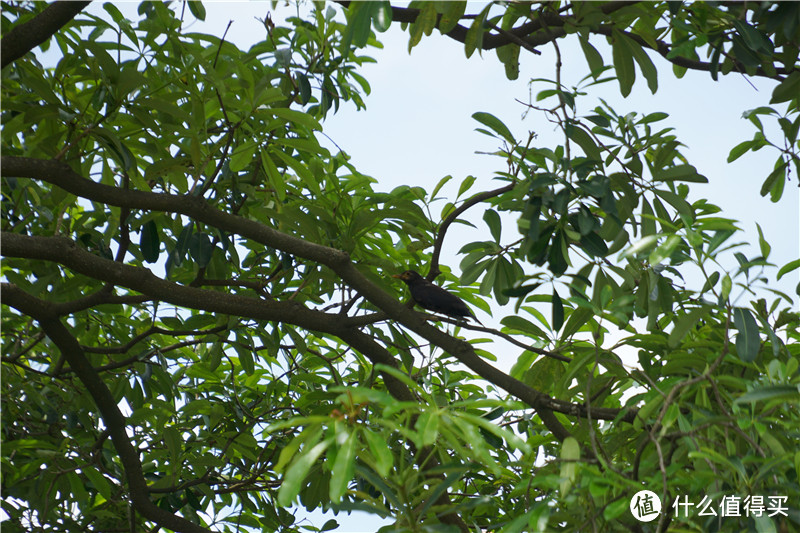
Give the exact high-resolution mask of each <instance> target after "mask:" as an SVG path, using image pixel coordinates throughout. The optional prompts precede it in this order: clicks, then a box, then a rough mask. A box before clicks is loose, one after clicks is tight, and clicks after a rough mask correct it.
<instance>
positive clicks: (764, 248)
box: [756, 222, 772, 259]
mask: <svg viewBox="0 0 800 533" xmlns="http://www.w3.org/2000/svg"><path fill="white" fill-rule="evenodd" d="M756 229H758V248H759V250H761V257H763V258H764V259H767V258H768V257H769V254H770V252H771V251H772V247H771V246H770V245H769V243H768V242H767V240H766V239H765V238H764V232H763V231H761V225H760V224H759V223H758V222H756Z"/></svg>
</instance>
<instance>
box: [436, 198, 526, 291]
mask: <svg viewBox="0 0 800 533" xmlns="http://www.w3.org/2000/svg"><path fill="white" fill-rule="evenodd" d="M516 185H517V184H516V182H514V183H509V184H508V185H506V186H504V187H500V188H499V189H495V190H493V191H486V192H482V193H478V194H476V195H474V196H472V197H471V198H469V199H467V200H465V201H464V203H462V204H461V205H460V206H458V207H457V208H455V209H454V210H453V212H452V213H450V214H449V215H447V217H445V219H444V220H443V221H442V223H441V224H440V225H439V233H438V234H437V235H436V240H435V241H434V243H433V255H432V256H431V269H430V270H429V271H428V275H427V276H426V279H427V280H428V281H433V280H434V279H436V276H438V275H439V274H441V271H440V270H439V254H441V252H442V244H444V235H445V233H447V228H449V227H450V224H452V223H453V221H454V220H456V219H457V218H458V217H459V216H461V213H463V212H464V211H466V210H467V209H469V208H470V207H472V206H473V205H475V204H478V203H480V202H483V201H485V200H488V199H490V198H494V197H495V196H500V195H501V194H503V193H506V192H508V191H511V190H513V189H514V187H515V186H516Z"/></svg>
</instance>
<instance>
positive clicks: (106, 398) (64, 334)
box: [3, 243, 211, 533]
mask: <svg viewBox="0 0 800 533" xmlns="http://www.w3.org/2000/svg"><path fill="white" fill-rule="evenodd" d="M3 244H4V245H5V243H3ZM3 303H5V304H7V305H10V306H11V307H13V308H15V309H17V310H18V311H20V312H21V313H25V314H26V315H28V316H31V317H33V318H34V319H35V320H36V321H38V322H39V324H40V325H41V327H42V330H43V331H44V332H45V333H46V334H47V336H48V337H50V340H52V341H53V343H54V344H55V345H56V347H57V348H58V350H59V351H60V352H61V355H62V357H64V358H65V359H66V360H67V362H68V363H69V365H70V367H72V370H73V371H74V372H75V374H76V375H77V376H78V378H79V379H80V380H81V383H83V385H84V386H85V387H86V390H87V391H88V392H89V394H90V395H91V396H92V399H93V400H94V403H95V404H96V405H97V408H98V409H99V411H100V414H101V415H102V417H103V422H104V423H105V426H106V429H107V431H108V433H109V435H110V436H111V441H112V443H113V444H114V448H115V449H116V450H117V454H118V455H119V458H120V461H121V462H122V466H123V468H124V470H125V477H126V479H127V482H128V493H129V494H130V498H131V501H132V503H133V505H134V507H135V508H136V511H137V512H139V513H141V515H142V516H144V517H145V518H147V519H148V520H152V521H153V522H155V523H157V524H158V525H159V526H161V527H163V528H166V529H172V530H174V531H180V532H184V533H211V531H210V530H209V529H206V528H204V527H202V526H200V525H198V524H194V523H192V522H189V521H188V520H186V519H184V518H181V517H179V516H177V515H174V514H172V513H170V512H168V511H165V510H164V509H162V508H160V507H158V506H157V505H155V504H154V503H153V502H152V501H151V500H150V496H149V492H148V489H147V482H146V481H145V479H144V474H143V473H142V463H141V461H140V459H139V452H138V451H137V450H136V448H134V446H133V444H132V443H131V441H130V439H129V438H128V434H127V433H126V427H127V422H126V420H125V417H124V416H123V415H122V413H121V412H120V410H119V408H118V407H117V402H116V400H114V397H113V396H112V395H111V392H110V391H109V390H108V387H106V385H105V383H103V380H102V379H100V376H99V375H98V374H97V372H95V370H94V368H92V365H91V364H89V361H88V359H86V355H85V354H84V353H83V350H82V349H81V346H80V344H78V340H77V339H76V338H75V337H74V336H73V335H72V334H71V333H70V332H69V330H68V329H67V328H66V327H65V326H64V324H62V323H61V320H59V318H58V317H57V316H56V315H54V314H53V313H52V311H51V308H50V307H51V306H50V304H49V303H47V302H45V301H42V300H39V299H38V298H34V297H33V296H30V295H29V294H27V293H25V292H24V291H23V290H21V289H20V288H18V287H17V286H15V285H12V284H9V283H4V284H3Z"/></svg>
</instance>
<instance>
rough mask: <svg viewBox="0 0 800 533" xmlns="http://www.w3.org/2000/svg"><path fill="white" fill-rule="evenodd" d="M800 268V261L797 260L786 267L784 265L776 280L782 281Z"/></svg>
mask: <svg viewBox="0 0 800 533" xmlns="http://www.w3.org/2000/svg"><path fill="white" fill-rule="evenodd" d="M798 268H800V259H795V260H794V261H789V262H788V263H786V264H785V265H783V266H782V267H781V268H780V270H778V275H777V276H776V278H775V279H776V280H779V279H781V278H782V277H783V276H785V275H786V274H788V273H789V272H791V271H793V270H797V269H798Z"/></svg>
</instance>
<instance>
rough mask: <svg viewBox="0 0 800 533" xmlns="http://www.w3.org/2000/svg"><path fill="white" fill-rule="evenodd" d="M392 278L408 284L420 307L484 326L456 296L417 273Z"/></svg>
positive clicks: (406, 272)
mask: <svg viewBox="0 0 800 533" xmlns="http://www.w3.org/2000/svg"><path fill="white" fill-rule="evenodd" d="M392 277H393V278H397V279H401V280H403V281H405V282H406V285H408V289H409V290H410V291H411V298H413V299H414V301H415V302H416V303H417V304H418V305H419V306H420V307H423V308H425V309H427V310H428V311H433V312H434V313H441V314H443V315H447V316H451V317H453V318H462V319H463V318H471V319H473V320H475V321H476V322H477V323H478V324H481V325H483V324H482V323H481V321H480V320H478V319H477V317H476V316H475V314H474V313H473V312H472V311H471V310H470V308H469V307H467V304H465V303H464V301H463V300H462V299H461V298H459V297H458V296H456V295H455V294H450V293H449V292H447V291H446V290H444V289H443V288H441V287H439V286H438V285H434V284H433V283H431V282H430V281H428V280H426V279H425V278H423V277H422V276H420V275H419V274H418V273H417V272H414V271H413V270H406V271H405V272H403V273H402V274H395V275H393V276H392Z"/></svg>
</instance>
